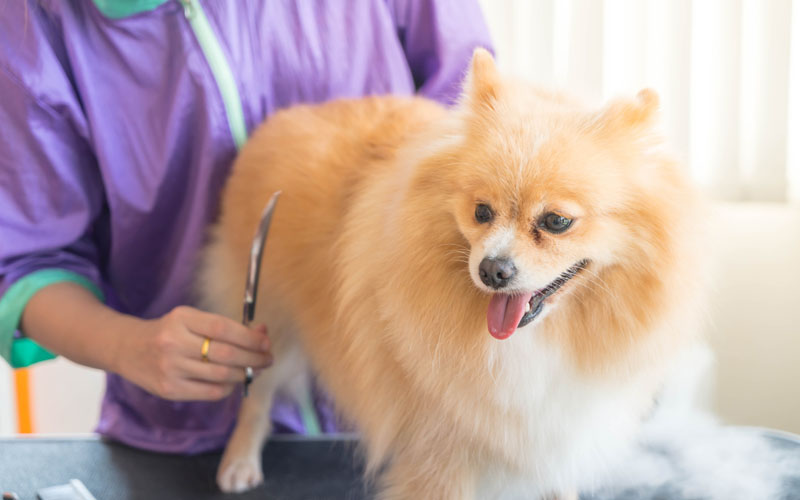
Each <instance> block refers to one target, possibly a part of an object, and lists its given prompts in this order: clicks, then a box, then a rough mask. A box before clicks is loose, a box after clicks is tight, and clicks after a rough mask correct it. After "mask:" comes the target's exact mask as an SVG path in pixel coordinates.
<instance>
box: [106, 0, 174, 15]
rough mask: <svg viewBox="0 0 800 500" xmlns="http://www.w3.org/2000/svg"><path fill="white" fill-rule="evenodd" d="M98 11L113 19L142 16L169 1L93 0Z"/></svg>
mask: <svg viewBox="0 0 800 500" xmlns="http://www.w3.org/2000/svg"><path fill="white" fill-rule="evenodd" d="M93 1H94V4H95V6H97V10H99V11H100V12H102V13H103V15H104V16H106V17H110V18H111V19H120V18H122V17H128V16H132V15H134V14H140V13H142V12H146V11H148V10H153V9H155V8H156V7H158V6H159V5H161V4H163V3H165V2H166V1H167V0H93Z"/></svg>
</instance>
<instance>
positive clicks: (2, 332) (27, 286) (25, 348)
mask: <svg viewBox="0 0 800 500" xmlns="http://www.w3.org/2000/svg"><path fill="white" fill-rule="evenodd" d="M64 281H67V282H70V283H77V284H78V285H81V286H83V287H85V288H87V289H88V290H89V291H90V292H92V293H93V294H95V296H96V297H97V298H98V299H100V300H103V292H101V291H100V289H99V288H98V287H97V286H96V285H95V284H94V283H92V282H91V281H89V280H88V279H86V278H85V277H84V276H81V275H80V274H77V273H74V272H72V271H67V270H66V269H40V270H39V271H34V272H32V273H30V274H27V275H25V276H23V277H22V278H20V279H19V280H18V281H16V282H15V283H14V284H13V285H11V287H9V289H8V290H6V293H4V294H3V296H2V297H0V356H2V357H3V358H5V360H6V361H8V363H9V364H10V365H11V367H12V368H24V367H26V366H30V365H32V364H34V363H38V362H39V361H45V360H48V359H53V358H55V357H56V356H55V355H54V354H52V353H50V352H49V351H47V350H46V349H44V348H43V347H41V346H40V345H39V344H37V343H36V342H34V341H33V340H31V339H29V338H26V337H21V338H15V337H14V334H15V332H16V331H17V330H18V329H19V321H20V319H21V318H22V311H24V310H25V306H26V305H28V301H29V300H31V297H33V296H34V294H35V293H36V292H38V291H39V290H41V289H42V288H44V287H46V286H49V285H52V284H53V283H60V282H64Z"/></svg>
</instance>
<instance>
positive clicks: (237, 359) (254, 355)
mask: <svg viewBox="0 0 800 500" xmlns="http://www.w3.org/2000/svg"><path fill="white" fill-rule="evenodd" d="M189 335H191V337H192V338H191V339H190V340H189V342H188V343H187V344H188V345H189V347H188V351H186V352H185V353H184V354H185V355H186V356H187V357H188V358H190V359H193V360H202V359H203V355H202V351H203V342H205V338H204V337H199V336H197V335H194V334H191V333H190V334H189ZM207 358H208V361H209V362H210V363H211V364H220V365H227V366H238V367H240V368H244V367H245V366H252V367H253V368H266V367H268V366H270V365H271V364H272V353H271V352H269V351H266V352H265V351H255V352H254V351H248V350H245V349H242V348H241V347H238V346H235V345H233V344H229V343H227V342H224V341H222V340H215V339H212V340H211V342H209V345H208V355H207Z"/></svg>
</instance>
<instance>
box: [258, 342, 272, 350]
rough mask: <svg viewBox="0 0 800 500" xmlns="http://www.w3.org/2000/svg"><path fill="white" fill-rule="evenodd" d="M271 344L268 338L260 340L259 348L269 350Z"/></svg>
mask: <svg viewBox="0 0 800 500" xmlns="http://www.w3.org/2000/svg"><path fill="white" fill-rule="evenodd" d="M271 345H272V343H271V342H270V341H269V339H264V341H263V342H261V350H263V351H269V348H270V346H271Z"/></svg>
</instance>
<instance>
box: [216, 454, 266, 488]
mask: <svg viewBox="0 0 800 500" xmlns="http://www.w3.org/2000/svg"><path fill="white" fill-rule="evenodd" d="M263 482H264V475H263V473H262V472H261V460H260V459H259V458H258V457H234V458H228V457H227V456H224V457H222V463H221V464H220V465H219V470H218V471H217V485H219V489H221V490H222V491H223V492H225V493H242V492H245V491H248V490H252V489H253V488H255V487H256V486H258V485H259V484H261V483H263Z"/></svg>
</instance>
